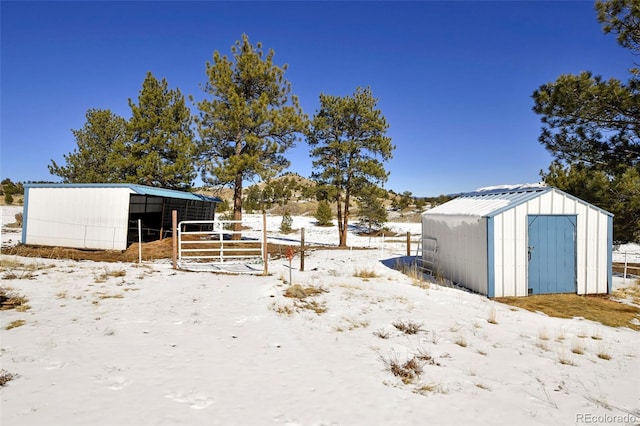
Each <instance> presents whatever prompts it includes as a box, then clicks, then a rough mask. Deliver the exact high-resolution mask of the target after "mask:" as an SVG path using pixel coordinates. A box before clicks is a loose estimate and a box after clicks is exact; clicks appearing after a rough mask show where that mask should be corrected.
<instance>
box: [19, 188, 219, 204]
mask: <svg viewBox="0 0 640 426" xmlns="http://www.w3.org/2000/svg"><path fill="white" fill-rule="evenodd" d="M24 187H25V188H127V189H129V190H130V191H131V192H132V193H134V194H138V195H149V196H152V197H162V198H178V199H182V200H193V201H207V202H210V203H221V202H222V200H221V199H220V198H218V197H210V196H208V195H202V194H194V193H192V192H185V191H177V190H175V189H164V188H154V187H151V186H145V185H138V184H133V183H27V184H25V185H24Z"/></svg>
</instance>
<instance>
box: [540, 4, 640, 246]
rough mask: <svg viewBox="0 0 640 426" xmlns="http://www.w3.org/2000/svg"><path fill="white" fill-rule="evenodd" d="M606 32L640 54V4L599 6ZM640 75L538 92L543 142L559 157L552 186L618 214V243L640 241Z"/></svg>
mask: <svg viewBox="0 0 640 426" xmlns="http://www.w3.org/2000/svg"><path fill="white" fill-rule="evenodd" d="M596 10H597V11H598V20H599V21H600V23H601V24H602V25H603V30H604V32H605V33H613V34H616V35H617V41H618V43H619V44H620V45H621V46H623V47H625V48H628V49H630V50H631V51H632V52H634V53H640V4H639V3H638V2H637V0H599V1H597V2H596ZM639 75H640V71H639V70H637V69H631V76H630V78H629V80H628V81H627V82H626V83H625V82H621V81H620V80H617V79H614V78H610V79H608V80H605V79H603V78H602V77H601V76H598V75H594V74H593V73H592V72H590V71H584V72H582V73H580V74H577V75H571V74H565V75H561V76H560V77H558V78H557V79H556V81H554V82H551V83H547V84H544V85H542V86H540V88H538V90H536V91H535V92H534V93H533V99H534V102H535V105H534V107H533V110H534V112H536V113H537V114H539V115H540V116H541V122H542V131H541V134H540V137H539V141H540V143H541V144H543V145H544V146H545V147H546V148H547V150H548V151H549V152H550V153H551V155H552V156H553V157H554V161H553V163H552V164H551V165H550V167H549V171H548V172H546V173H541V174H542V176H543V178H544V180H545V182H547V183H548V184H550V185H553V186H556V187H557V188H559V189H562V190H564V191H566V192H568V193H570V194H572V195H575V196H577V197H580V198H582V199H584V200H585V201H588V202H590V203H592V204H595V205H597V206H599V207H601V208H603V209H605V210H608V211H610V212H612V213H614V214H615V217H614V239H615V240H617V241H619V242H625V241H633V240H637V239H640V222H639V220H640V219H639V218H638V215H639V214H640V213H639V211H640V208H638V204H639V201H638V197H640V179H638V175H640V131H639V128H638V123H640V79H639V78H638V76H639Z"/></svg>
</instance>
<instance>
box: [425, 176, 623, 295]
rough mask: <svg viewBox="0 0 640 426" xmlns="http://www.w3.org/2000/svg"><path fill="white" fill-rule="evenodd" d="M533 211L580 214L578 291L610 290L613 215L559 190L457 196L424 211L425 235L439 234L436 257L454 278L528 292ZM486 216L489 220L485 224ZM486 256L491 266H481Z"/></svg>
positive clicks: (474, 285)
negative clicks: (529, 238)
mask: <svg viewBox="0 0 640 426" xmlns="http://www.w3.org/2000/svg"><path fill="white" fill-rule="evenodd" d="M456 212H458V214H456ZM534 214H537V215H540V214H542V215H545V214H553V215H576V216H577V224H576V259H575V262H576V284H577V293H578V294H595V293H606V292H607V291H608V285H609V282H610V280H611V254H610V250H611V235H610V232H611V229H610V228H611V215H610V214H609V213H607V212H606V211H604V210H602V209H599V208H597V207H595V206H592V205H590V204H588V203H586V202H584V201H582V200H579V199H577V198H575V197H573V196H571V195H569V194H566V193H563V192H562V191H559V190H557V189H554V188H544V189H538V190H533V191H529V192H514V193H491V194H482V195H478V194H476V195H469V196H465V197H461V198H459V199H455V200H452V201H450V202H448V203H445V204H443V205H441V206H438V207H436V208H434V209H432V210H429V211H427V212H425V213H424V214H423V216H422V227H423V238H427V237H435V238H438V246H439V249H438V257H437V260H438V262H439V264H440V265H441V266H442V270H443V272H444V273H445V275H446V276H447V277H448V278H449V279H451V280H453V281H454V282H457V283H460V284H462V285H465V286H466V287H469V288H470V289H472V290H475V291H478V292H480V293H483V294H487V295H491V296H494V297H503V296H526V295H527V294H528V266H529V265H528V264H529V262H528V250H527V248H528V222H527V216H528V215H534ZM482 216H486V217H485V218H484V220H487V219H488V220H490V222H483V218H481V217H482ZM461 223H466V224H468V225H469V224H472V223H476V224H478V226H477V228H478V229H480V228H482V229H483V230H484V238H487V240H486V241H484V244H480V243H479V242H478V241H477V238H478V236H479V234H478V233H477V232H476V229H475V228H476V227H473V226H466V227H460V224H461ZM481 223H484V224H485V225H484V226H481V225H480V224H481ZM487 223H488V229H489V230H490V231H491V232H492V234H491V235H487V232H486V229H487V225H486V224H487ZM482 260H484V261H485V262H487V264H486V265H484V266H482V265H479V264H478V262H481V261H482ZM479 276H481V277H485V280H484V282H481V281H478V279H477V277H479ZM490 279H491V280H492V282H490V281H489V280H490Z"/></svg>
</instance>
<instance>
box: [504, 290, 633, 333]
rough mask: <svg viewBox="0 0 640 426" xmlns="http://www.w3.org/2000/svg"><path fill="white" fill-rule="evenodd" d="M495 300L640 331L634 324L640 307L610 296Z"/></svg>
mask: <svg viewBox="0 0 640 426" xmlns="http://www.w3.org/2000/svg"><path fill="white" fill-rule="evenodd" d="M495 300H496V301H498V302H501V303H505V304H507V305H513V306H518V307H520V308H523V309H526V310H528V311H532V312H536V311H540V312H544V313H545V314H546V315H548V316H551V317H557V318H574V317H583V318H585V319H588V320H591V321H597V322H599V323H601V324H604V325H607V326H609V327H629V328H631V329H633V330H640V325H638V324H634V323H632V322H631V321H632V320H634V319H636V320H637V319H638V318H639V316H640V308H638V307H636V306H631V305H628V304H624V303H620V302H616V301H614V300H611V299H610V297H609V296H608V295H588V296H579V295H577V294H544V295H533V296H528V297H501V298H496V299H495Z"/></svg>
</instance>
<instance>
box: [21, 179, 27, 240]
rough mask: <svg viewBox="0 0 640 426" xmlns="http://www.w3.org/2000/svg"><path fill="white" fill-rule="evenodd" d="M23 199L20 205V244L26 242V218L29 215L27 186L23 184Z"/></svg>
mask: <svg viewBox="0 0 640 426" xmlns="http://www.w3.org/2000/svg"><path fill="white" fill-rule="evenodd" d="M23 187H24V200H23V203H22V205H23V207H22V244H26V243H27V218H28V217H29V187H28V185H24V186H23Z"/></svg>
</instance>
